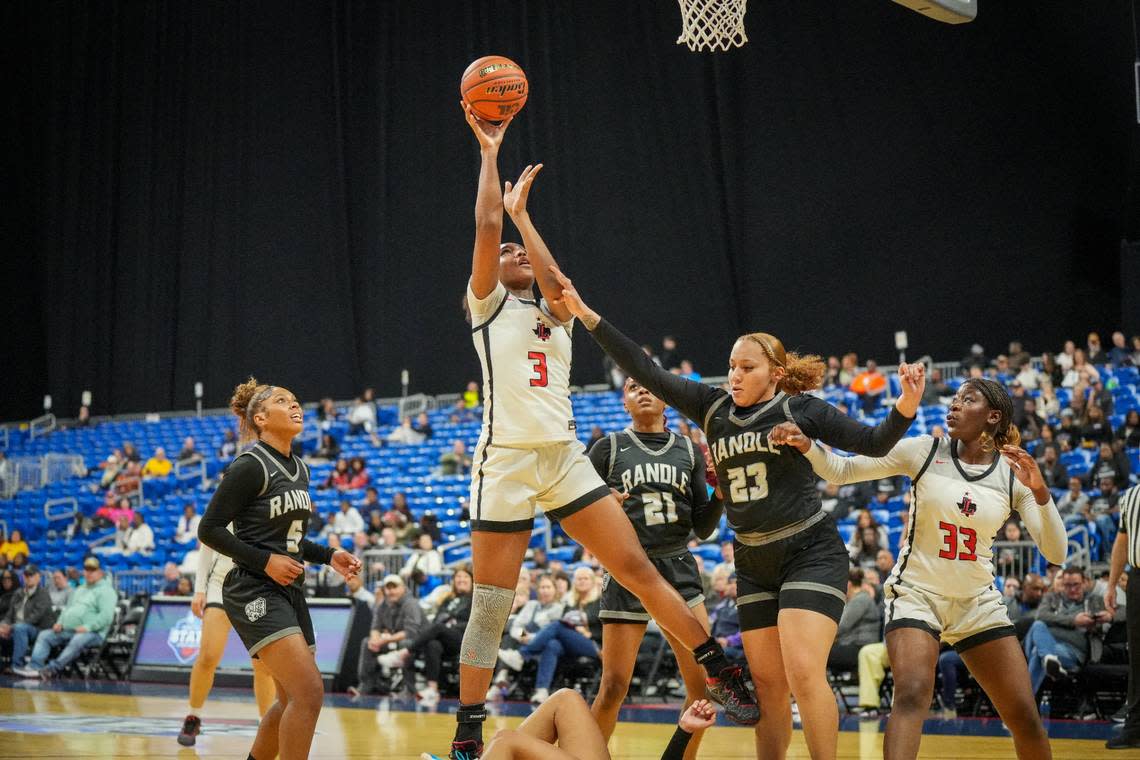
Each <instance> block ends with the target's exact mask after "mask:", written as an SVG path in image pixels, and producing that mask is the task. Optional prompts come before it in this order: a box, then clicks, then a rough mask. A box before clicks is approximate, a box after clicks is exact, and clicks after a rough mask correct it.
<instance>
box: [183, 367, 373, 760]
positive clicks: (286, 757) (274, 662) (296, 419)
mask: <svg viewBox="0 0 1140 760" xmlns="http://www.w3.org/2000/svg"><path fill="white" fill-rule="evenodd" d="M230 408H231V409H232V410H233V412H234V414H235V415H237V417H238V418H239V419H240V420H241V437H242V440H249V439H251V438H254V437H256V438H257V443H255V444H254V445H253V446H252V447H250V448H249V449H246V450H245V451H243V452H242V453H241V454H239V455H238V456H237V458H236V459H234V461H233V462H232V463H230V466H229V468H228V469H227V470H226V477H224V478H223V479H222V482H221V483H219V484H218V490H217V491H215V492H214V497H213V498H212V499H211V500H210V505H209V506H208V507H207V508H206V514H205V515H203V516H202V521H201V523H199V525H198V538H200V539H201V540H202V543H203V544H206V545H207V546H209V547H210V548H212V549H214V550H215V551H217V552H218V553H219V554H222V555H224V556H227V557H230V558H231V559H233V561H234V567H233V569H232V570H230V572H229V573H227V574H226V578H225V581H224V582H223V584H222V605H223V607H224V608H225V611H226V616H227V617H228V618H229V620H230V624H231V625H232V626H233V627H234V630H236V631H237V632H238V636H239V637H240V638H241V640H242V643H243V644H245V647H246V649H248V650H249V655H250V657H256V658H258V659H260V660H261V661H262V663H263V664H264V665H265V666H266V669H267V670H268V671H269V673H270V675H271V676H273V681H274V684H275V685H276V687H277V701H276V702H274V703H273V705H272V706H271V707H270V708H269V710H268V711H267V712H266V713H265V715H264V717H262V719H261V723H260V724H259V725H258V727H257V736H256V738H254V740H253V748H252V750H251V751H250V755H249V757H250V758H253V760H269V758H273V757H278V756H279V757H280V758H281V760H302V758H306V757H308V756H309V747H310V746H311V745H312V742H313V732H314V730H315V729H316V725H317V716H318V715H320V712H321V703H322V702H323V701H324V682H323V681H322V680H321V674H320V671H319V670H317V662H316V659H315V657H314V651H315V650H316V637H315V636H314V634H313V621H312V619H311V618H310V617H309V607H308V605H307V604H306V603H305V565H304V563H305V562H320V563H322V564H327V565H330V566H331V567H332V568H333V569H334V570H336V571H337V572H338V573H340V574H341V575H344V576H345V577H348V576H350V575H355V574H356V573H358V572H359V571H360V560H359V559H357V558H356V557H354V556H353V555H352V554H350V553H348V552H346V551H344V550H343V549H337V550H335V551H334V550H333V549H331V548H330V547H327V546H320V545H318V544H314V543H312V542H311V541H309V540H308V539H306V538H305V531H306V529H307V526H308V523H309V518H310V517H311V516H312V513H313V512H312V509H313V503H312V499H311V498H310V496H309V468H308V466H307V465H306V464H305V463H304V461H302V460H301V458H300V457H295V456H293V454H292V445H293V439H294V438H296V437H297V435H298V434H299V433H300V432H301V428H302V427H304V414H303V412H302V411H301V404H300V403H299V402H298V401H297V398H296V396H294V395H293V394H292V393H291V392H289V391H288V390H287V389H285V388H281V387H279V386H273V385H260V384H258V382H257V381H256V380H254V379H253V378H250V379H249V381H248V382H245V383H242V384H241V385H239V386H238V387H237V388H235V389H234V394H233V397H232V398H231V399H230ZM230 523H233V533H231V532H230V531H229V530H228V529H227V526H228V525H230Z"/></svg>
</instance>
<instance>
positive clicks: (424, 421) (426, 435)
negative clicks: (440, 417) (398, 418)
mask: <svg viewBox="0 0 1140 760" xmlns="http://www.w3.org/2000/svg"><path fill="white" fill-rule="evenodd" d="M412 430H415V431H416V432H417V433H419V434H420V435H421V436H423V439H424V440H425V441H430V440H431V437H432V436H433V435H435V430H434V429H433V428H432V426H431V421H430V420H429V419H428V416H427V412H420V413H419V415H417V416H416V423H415V424H414V425H412Z"/></svg>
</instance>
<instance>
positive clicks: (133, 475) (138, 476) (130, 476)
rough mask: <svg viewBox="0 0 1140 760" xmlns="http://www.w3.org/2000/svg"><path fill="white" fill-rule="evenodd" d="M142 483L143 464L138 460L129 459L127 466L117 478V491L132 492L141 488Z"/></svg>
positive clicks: (122, 492) (121, 492) (120, 492)
mask: <svg viewBox="0 0 1140 760" xmlns="http://www.w3.org/2000/svg"><path fill="white" fill-rule="evenodd" d="M141 483H142V465H140V464H139V463H138V462H132V461H128V462H127V464H126V466H125V467H123V469H122V470H121V471H120V472H119V475H118V477H116V478H115V493H118V494H130V493H136V492H137V491H138V490H139V485H140V484H141Z"/></svg>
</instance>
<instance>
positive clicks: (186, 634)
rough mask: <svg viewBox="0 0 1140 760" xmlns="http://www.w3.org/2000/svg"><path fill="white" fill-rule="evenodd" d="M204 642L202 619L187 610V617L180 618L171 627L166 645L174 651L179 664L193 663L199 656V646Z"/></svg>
mask: <svg viewBox="0 0 1140 760" xmlns="http://www.w3.org/2000/svg"><path fill="white" fill-rule="evenodd" d="M201 643H202V621H201V620H199V619H198V618H196V617H194V613H192V612H187V613H186V617H184V618H182V619H181V620H179V621H178V622H177V623H175V624H174V625H173V626H171V628H170V633H168V634H167V635H166V645H167V646H168V647H170V651H171V652H173V653H174V659H176V660H178V664H179V665H191V664H193V662H194V660H195V659H197V657H198V648H199V647H200V646H201Z"/></svg>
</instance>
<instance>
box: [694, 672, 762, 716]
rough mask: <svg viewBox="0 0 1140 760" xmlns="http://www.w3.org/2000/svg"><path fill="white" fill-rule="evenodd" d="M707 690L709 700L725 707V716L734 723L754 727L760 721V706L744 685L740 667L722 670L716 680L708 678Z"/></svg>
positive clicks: (706, 682) (706, 681) (706, 680)
mask: <svg viewBox="0 0 1140 760" xmlns="http://www.w3.org/2000/svg"><path fill="white" fill-rule="evenodd" d="M705 690H706V691H707V692H708V695H709V699H711V700H713V701H714V702H716V703H717V704H719V705H721V706H722V707H724V714H725V715H727V716H728V719H729V720H731V721H732V722H733V723H738V724H740V725H742V726H754V725H756V724H757V723H758V722H759V721H760V705H758V704H756V699H755V698H754V697H753V696H752V692H750V691H749V690H748V685H747V684H745V683H744V676H743V675H741V670H740V666H739V665H730V666H729V667H727V668H724V669H722V670H721V671H720V673H719V674H717V677H716V678H706V679H705Z"/></svg>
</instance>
